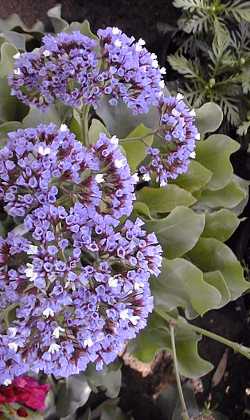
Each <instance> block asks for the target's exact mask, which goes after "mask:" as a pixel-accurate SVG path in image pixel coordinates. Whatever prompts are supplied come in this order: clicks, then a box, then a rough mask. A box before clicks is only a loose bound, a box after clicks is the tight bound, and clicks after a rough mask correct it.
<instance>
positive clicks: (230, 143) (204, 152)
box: [196, 134, 240, 190]
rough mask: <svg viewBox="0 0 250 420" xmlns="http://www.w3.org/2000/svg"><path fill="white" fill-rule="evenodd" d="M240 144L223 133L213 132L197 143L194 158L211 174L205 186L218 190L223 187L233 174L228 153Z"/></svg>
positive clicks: (232, 151) (234, 150) (236, 148)
mask: <svg viewBox="0 0 250 420" xmlns="http://www.w3.org/2000/svg"><path fill="white" fill-rule="evenodd" d="M239 147H240V145H239V144H238V143H237V142H236V141H235V140H232V139H231V138H230V137H228V136H225V135H224V134H214V135H212V136H210V137H209V138H208V139H206V140H203V141H201V142H199V143H198V144H197V147H196V160H197V161H198V162H199V163H201V164H202V165H204V166H205V167H206V168H207V169H209V170H210V171H211V172H212V173H213V175H212V178H211V180H210V181H209V183H208V185H207V187H208V188H209V189H211V190H218V189H220V188H223V187H225V186H226V185H227V184H228V182H229V181H230V179H231V178H232V175H233V167H232V165H231V163H230V159H229V158H230V155H231V154H232V153H234V152H236V150H238V149H239Z"/></svg>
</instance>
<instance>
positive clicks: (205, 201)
mask: <svg viewBox="0 0 250 420" xmlns="http://www.w3.org/2000/svg"><path fill="white" fill-rule="evenodd" d="M244 198H246V191H245V190H244V189H243V188H242V187H241V186H240V184H239V183H238V182H237V180H236V179H235V178H234V177H233V179H232V181H231V182H229V184H227V185H226V186H225V187H224V188H222V189H221V190H216V191H211V190H205V191H203V192H202V194H201V196H200V197H199V202H198V203H197V205H198V206H200V207H203V208H206V207H207V208H210V209H218V208H220V207H225V208H228V209H233V208H234V207H235V206H237V205H239V204H240V203H241V201H242V200H244Z"/></svg>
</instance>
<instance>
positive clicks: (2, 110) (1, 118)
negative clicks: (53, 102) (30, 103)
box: [0, 77, 29, 122]
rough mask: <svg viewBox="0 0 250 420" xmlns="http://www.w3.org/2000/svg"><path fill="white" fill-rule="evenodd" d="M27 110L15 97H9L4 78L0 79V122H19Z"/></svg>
mask: <svg viewBox="0 0 250 420" xmlns="http://www.w3.org/2000/svg"><path fill="white" fill-rule="evenodd" d="M28 109H29V108H28V107H27V106H26V105H23V104H22V103H21V102H19V101H18V100H17V98H16V97H15V96H11V94H10V88H9V85H8V81H7V79H6V77H4V78H0V122H6V121H20V120H22V119H23V117H24V116H25V115H26V114H27V112H28Z"/></svg>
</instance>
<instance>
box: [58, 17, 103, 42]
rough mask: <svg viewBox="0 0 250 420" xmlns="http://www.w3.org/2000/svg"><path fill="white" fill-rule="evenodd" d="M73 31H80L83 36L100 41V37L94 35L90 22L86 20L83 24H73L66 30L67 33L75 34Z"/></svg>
mask: <svg viewBox="0 0 250 420" xmlns="http://www.w3.org/2000/svg"><path fill="white" fill-rule="evenodd" d="M73 31H79V32H81V34H83V35H86V36H88V37H89V38H92V39H95V40H98V37H97V36H96V35H95V34H93V32H92V31H91V29H90V25H89V22H88V21H87V20H84V21H83V22H72V23H70V25H69V26H68V28H67V29H66V30H65V32H73Z"/></svg>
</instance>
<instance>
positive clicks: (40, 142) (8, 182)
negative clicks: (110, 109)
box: [0, 124, 134, 223]
mask: <svg viewBox="0 0 250 420" xmlns="http://www.w3.org/2000/svg"><path fill="white" fill-rule="evenodd" d="M8 137H9V141H8V142H7V145H6V146H5V147H4V148H3V149H1V150H0V200H1V201H3V202H4V204H5V210H6V211H7V213H9V214H10V215H11V216H19V217H24V216H25V215H26V214H27V213H28V212H30V211H32V210H33V209H35V208H36V207H39V206H40V205H41V204H44V203H51V204H53V203H55V202H56V203H60V202H65V201H67V203H68V206H71V205H72V204H73V203H75V202H78V201H79V202H81V203H82V204H84V206H85V207H86V208H87V209H89V211H91V212H92V213H93V212H94V211H95V212H97V213H98V214H99V213H102V214H106V215H107V216H109V215H110V216H112V217H113V218H114V219H119V218H120V217H121V216H124V215H126V216H129V215H130V213H131V211H132V201H133V199H134V193H133V190H134V181H133V178H132V177H131V175H130V169H129V166H128V163H127V161H126V159H125V157H124V156H123V155H122V153H121V152H120V150H119V148H118V145H117V139H115V138H114V137H113V138H112V139H111V140H109V139H108V138H107V137H106V135H105V134H101V135H100V138H99V140H98V141H97V143H96V144H95V145H94V146H93V147H91V148H90V149H87V148H86V147H84V146H83V145H82V144H81V143H79V142H78V141H77V140H76V138H75V136H74V134H72V133H70V131H69V130H68V129H67V127H66V126H62V127H61V128H60V129H58V128H57V127H56V126H55V125H54V124H49V125H43V124H41V125H39V126H38V127H36V128H27V129H24V130H23V129H19V130H17V131H16V132H12V133H9V134H8ZM114 223H115V221H114Z"/></svg>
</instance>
